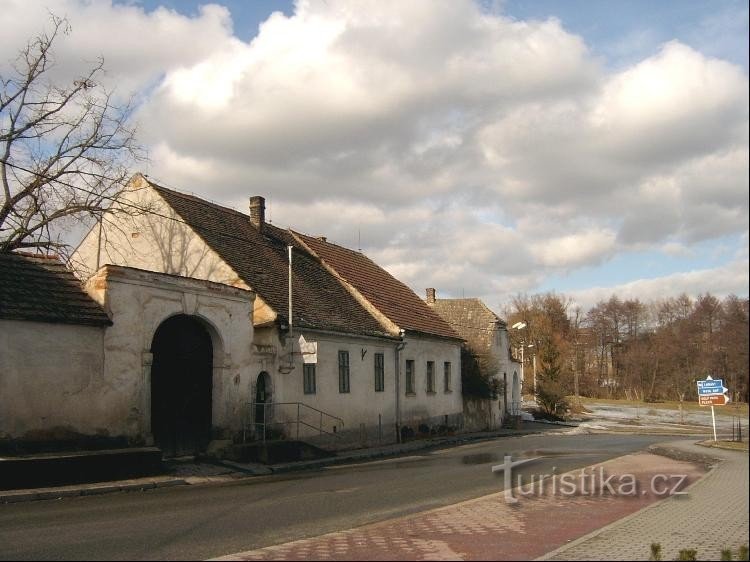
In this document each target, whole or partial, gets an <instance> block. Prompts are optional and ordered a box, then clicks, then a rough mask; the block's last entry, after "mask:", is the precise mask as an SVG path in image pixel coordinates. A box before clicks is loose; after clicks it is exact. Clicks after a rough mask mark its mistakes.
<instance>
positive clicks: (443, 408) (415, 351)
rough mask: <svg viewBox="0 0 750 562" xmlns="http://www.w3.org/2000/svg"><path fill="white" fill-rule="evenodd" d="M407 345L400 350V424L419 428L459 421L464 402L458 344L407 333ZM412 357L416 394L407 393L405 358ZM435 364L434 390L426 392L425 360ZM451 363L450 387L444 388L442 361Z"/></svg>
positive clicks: (459, 422)
mask: <svg viewBox="0 0 750 562" xmlns="http://www.w3.org/2000/svg"><path fill="white" fill-rule="evenodd" d="M404 341H405V342H406V346H405V347H404V349H403V350H402V351H401V353H400V363H401V384H400V387H401V388H400V394H401V396H400V397H399V400H400V403H401V408H400V409H401V425H402V426H403V425H406V426H409V427H411V428H412V429H413V430H414V431H417V430H418V427H419V425H420V424H425V425H428V426H435V425H441V424H444V423H446V416H447V424H448V425H452V426H456V425H460V424H461V414H462V412H463V401H462V395H461V344H460V343H459V342H452V341H449V340H444V339H439V338H430V337H427V336H420V335H417V334H411V333H408V334H407V336H406V337H405V339H404ZM407 360H414V365H415V369H416V373H415V393H414V394H413V395H407V394H406V361H407ZM428 361H434V363H435V392H434V393H432V394H429V393H427V362H428ZM446 361H448V362H450V363H451V379H452V380H451V390H450V391H449V392H446V391H445V390H444V387H443V364H444V362H446Z"/></svg>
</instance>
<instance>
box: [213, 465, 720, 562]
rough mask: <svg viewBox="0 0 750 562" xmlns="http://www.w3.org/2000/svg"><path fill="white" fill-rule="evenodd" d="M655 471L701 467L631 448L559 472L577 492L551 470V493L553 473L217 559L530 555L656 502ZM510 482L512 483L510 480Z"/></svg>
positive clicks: (698, 472) (693, 475)
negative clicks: (627, 487)
mask: <svg viewBox="0 0 750 562" xmlns="http://www.w3.org/2000/svg"><path fill="white" fill-rule="evenodd" d="M530 466H531V465H530ZM489 468H490V467H488V470H489ZM662 473H666V474H681V475H685V476H686V477H687V479H686V481H685V484H689V483H692V482H694V481H696V480H698V479H699V478H700V477H701V476H702V475H703V474H705V469H704V468H703V466H702V465H697V464H695V463H692V462H687V461H684V460H675V459H672V458H666V457H663V456H659V455H655V454H650V453H635V454H630V455H625V456H622V457H618V458H616V459H612V460H610V461H607V462H605V463H601V464H598V465H595V466H594V467H587V469H585V470H575V471H572V472H570V473H567V474H568V475H570V476H572V477H573V480H574V481H575V483H576V484H578V483H579V482H580V480H579V476H580V475H581V474H585V475H586V480H585V484H584V485H581V486H579V487H578V488H577V490H579V491H580V492H581V493H578V494H570V495H568V494H566V493H564V492H562V489H563V488H562V485H561V484H560V483H561V482H563V475H557V477H558V478H559V480H557V483H558V486H559V487H558V488H557V492H554V491H553V490H554V489H555V488H553V487H552V484H551V482H552V481H553V479H547V480H545V481H544V482H546V483H547V484H546V485H545V486H544V491H543V492H542V493H538V488H536V490H537V492H535V493H529V494H528V495H524V493H522V491H520V490H517V489H516V490H514V492H513V494H514V498H515V499H517V500H518V501H517V502H513V501H512V500H511V501H508V497H507V495H506V492H500V493H495V494H491V495H489V496H484V497H481V498H477V499H474V500H469V501H465V502H460V503H457V504H454V505H450V506H446V507H442V508H438V509H434V510H429V511H425V512H421V513H417V514H414V515H409V516H405V517H400V518H397V519H391V520H387V521H382V522H379V523H374V524H370V525H365V526H363V527H358V528H354V529H349V530H344V531H338V532H333V533H329V534H326V535H322V536H319V537H312V538H308V539H301V540H297V541H293V542H290V543H286V544H280V545H276V546H270V547H266V548H260V549H257V550H251V551H247V552H242V553H239V554H235V555H231V556H226V557H224V558H221V559H222V560H531V559H534V558H536V557H538V556H541V555H543V554H544V553H546V552H549V551H551V550H553V549H555V548H557V547H559V546H560V545H562V544H565V543H566V542H568V541H571V540H574V539H577V538H578V537H581V536H585V535H586V534H588V533H591V532H592V531H594V530H595V529H597V528H600V527H602V526H603V525H607V524H608V523H611V522H613V521H618V520H620V519H622V518H623V517H626V516H628V515H630V514H632V513H634V512H637V511H639V510H641V509H642V508H644V507H645V506H648V505H651V504H653V503H654V502H657V501H659V500H660V499H661V497H662V496H661V495H660V494H658V493H656V494H655V493H653V489H654V488H653V486H650V485H649V484H650V483H651V482H653V478H654V476H656V475H659V474H662ZM600 474H605V475H607V476H609V475H613V476H617V477H618V478H619V477H620V476H623V475H632V476H633V477H634V478H635V480H636V481H637V482H638V483H639V486H638V487H637V489H635V490H634V492H633V493H632V494H631V495H627V494H624V493H622V492H617V493H614V494H613V493H609V492H606V491H604V492H603V493H602V491H603V490H604V487H603V486H599V485H594V483H593V481H592V480H591V479H589V477H590V476H591V475H595V476H597V477H598V476H599V475H600ZM499 478H502V476H500V477H499ZM512 481H513V482H514V483H516V482H517V479H516V478H515V477H514V478H513V479H512ZM529 481H530V480H529V479H528V478H527V480H525V481H524V487H525V491H526V492H527V493H528V492H529V490H531V488H530V487H529V485H528V483H529ZM537 482H538V481H537ZM598 482H600V483H601V479H598ZM618 482H622V480H618V479H617V478H616V479H615V480H614V483H613V486H614V488H615V489H617V490H619V484H618ZM332 501H335V500H332Z"/></svg>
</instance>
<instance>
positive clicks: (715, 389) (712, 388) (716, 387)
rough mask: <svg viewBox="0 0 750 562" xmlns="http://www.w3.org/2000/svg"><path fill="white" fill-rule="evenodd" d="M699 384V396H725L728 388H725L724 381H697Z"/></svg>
mask: <svg viewBox="0 0 750 562" xmlns="http://www.w3.org/2000/svg"><path fill="white" fill-rule="evenodd" d="M696 382H697V383H698V394H699V395H704V396H705V395H707V394H724V392H726V390H727V389H726V388H724V381H723V380H722V379H711V380H704V381H696Z"/></svg>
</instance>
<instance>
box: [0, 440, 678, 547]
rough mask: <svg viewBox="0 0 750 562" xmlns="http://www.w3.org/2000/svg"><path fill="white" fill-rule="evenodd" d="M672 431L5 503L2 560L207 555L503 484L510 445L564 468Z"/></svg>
mask: <svg viewBox="0 0 750 562" xmlns="http://www.w3.org/2000/svg"><path fill="white" fill-rule="evenodd" d="M667 439H668V438H667ZM664 440H665V437H664V436H648V435H560V434H557V435H528V436H523V437H505V438H498V439H496V440H493V441H488V442H482V443H476V444H471V445H465V446H462V447H456V448H451V449H443V450H437V451H432V452H426V453H424V454H421V455H416V456H410V457H401V458H398V459H390V460H385V461H377V462H372V463H368V464H360V465H349V466H340V467H330V468H328V469H325V470H321V471H315V472H306V473H298V474H292V475H286V476H275V477H263V478H251V479H247V480H241V481H237V482H231V483H227V484H213V485H203V486H186V487H179V488H165V489H159V490H150V491H145V492H133V493H122V494H111V495H106V496H92V497H78V498H67V499H61V500H57V501H40V502H31V503H23V504H8V505H0V560H31V559H34V560H61V559H79V560H88V559H98V560H116V559H119V560H122V559H130V560H142V559H193V560H194V559H206V558H211V557H215V556H221V555H226V554H232V553H234V552H240V551H245V550H250V549H254V548H259V547H263V546H269V545H273V544H278V543H282V542H287V541H290V540H295V539H299V538H304V537H309V536H316V535H320V534H323V533H327V532H330V531H335V530H341V529H348V528H351V527H354V526H358V525H362V524H365V523H372V522H375V521H380V520H384V519H389V518H392V517H398V516H401V515H405V514H408V513H414V512H418V511H423V510H425V509H431V508H435V507H440V506H444V505H449V504H453V503H456V502H458V501H463V500H466V499H471V498H475V497H479V496H483V495H486V494H491V493H494V492H497V491H500V490H502V483H503V478H502V477H500V476H499V475H498V474H494V473H492V471H491V467H492V465H494V464H498V463H500V462H502V460H503V456H504V455H505V454H512V455H513V458H514V459H516V458H518V457H536V456H543V457H544V459H542V460H540V461H537V462H536V463H533V466H530V465H529V466H527V467H525V468H524V469H520V470H518V473H523V472H524V471H525V472H526V473H527V474H531V473H533V474H540V473H546V472H550V471H551V470H552V467H553V466H554V467H556V468H557V471H558V473H560V472H564V471H567V470H572V469H574V468H578V467H582V466H587V465H591V464H596V463H599V462H602V461H604V460H607V459H609V458H613V457H617V456H620V455H624V454H627V453H630V452H634V451H638V450H642V449H644V448H645V447H647V446H648V445H650V444H652V443H655V442H659V441H664ZM514 474H515V472H514Z"/></svg>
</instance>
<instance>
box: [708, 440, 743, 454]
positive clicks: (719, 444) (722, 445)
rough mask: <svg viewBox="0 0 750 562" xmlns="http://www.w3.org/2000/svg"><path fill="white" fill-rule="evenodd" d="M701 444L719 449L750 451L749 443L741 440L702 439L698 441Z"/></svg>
mask: <svg viewBox="0 0 750 562" xmlns="http://www.w3.org/2000/svg"><path fill="white" fill-rule="evenodd" d="M698 444H699V445H703V446H704V447H715V448H717V449H729V450H731V451H745V452H747V451H750V447H748V444H747V443H745V442H739V441H722V440H719V441H714V440H713V439H711V440H708V441H701V442H700V443H698Z"/></svg>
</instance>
